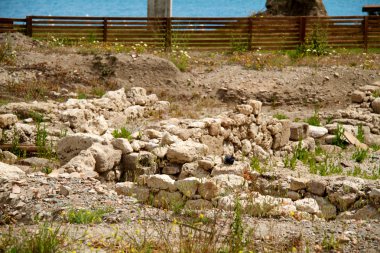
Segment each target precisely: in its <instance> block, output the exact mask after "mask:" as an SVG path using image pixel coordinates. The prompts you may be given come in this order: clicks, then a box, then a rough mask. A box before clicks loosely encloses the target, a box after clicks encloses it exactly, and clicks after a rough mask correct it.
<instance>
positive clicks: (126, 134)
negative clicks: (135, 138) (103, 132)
mask: <svg viewBox="0 0 380 253" xmlns="http://www.w3.org/2000/svg"><path fill="white" fill-rule="evenodd" d="M112 136H113V137H114V138H124V139H127V140H129V141H131V140H132V133H131V132H130V131H128V130H127V129H126V128H125V127H122V128H120V129H119V130H118V129H115V130H113V132H112Z"/></svg>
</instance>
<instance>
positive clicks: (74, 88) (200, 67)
mask: <svg viewBox="0 0 380 253" xmlns="http://www.w3.org/2000/svg"><path fill="white" fill-rule="evenodd" d="M0 36H1V37H0V42H1V41H4V40H5V39H7V40H8V41H10V44H11V45H12V51H15V52H13V53H14V55H12V57H11V58H12V59H11V60H10V61H9V62H7V63H5V64H1V65H0V100H1V101H0V102H1V103H7V102H10V101H24V100H34V99H37V100H44V99H58V100H64V99H67V98H68V97H78V96H80V95H84V96H86V97H91V96H99V95H101V93H102V92H104V90H108V89H116V88H118V87H122V86H124V87H127V88H128V87H133V86H141V87H144V88H146V89H147V90H148V91H149V92H152V93H155V94H157V95H158V97H159V98H160V99H162V100H168V101H170V102H172V104H173V105H174V106H173V108H172V116H176V117H179V116H183V117H199V116H201V115H202V114H203V115H207V114H209V115H210V114H212V115H214V114H215V113H217V112H219V111H222V110H225V108H228V107H229V106H232V105H236V104H237V103H240V102H241V101H244V100H247V99H249V98H256V99H258V100H261V101H262V102H263V103H264V105H265V108H264V109H265V111H266V112H267V113H268V114H272V115H273V114H275V113H283V114H286V115H288V116H289V117H290V118H292V119H294V118H301V119H302V118H305V117H306V116H310V115H311V114H313V113H314V111H315V110H316V109H317V110H319V111H323V112H332V111H335V110H337V109H340V108H345V107H346V106H347V105H348V104H349V102H350V94H351V92H353V91H354V90H355V89H357V88H358V87H360V86H363V85H366V84H370V83H372V82H373V81H374V80H379V79H380V67H379V66H380V55H376V54H373V55H363V54H361V53H360V54H354V55H351V56H347V55H346V56H340V55H332V56H326V57H325V58H323V59H313V58H312V59H309V60H308V61H309V62H302V61H300V62H298V64H290V66H282V65H281V64H280V65H278V64H276V65H275V66H271V65H270V64H268V65H265V66H264V67H263V68H261V67H260V68H259V69H254V68H247V67H245V66H244V64H238V61H231V58H233V57H235V56H231V55H230V54H223V53H210V52H208V53H205V52H202V53H196V52H192V53H190V55H191V56H192V58H191V59H190V60H189V63H188V66H187V71H185V72H181V71H180V70H179V69H178V68H177V67H176V66H175V65H174V64H173V63H172V62H170V61H169V60H167V59H164V58H161V57H159V56H161V55H162V53H156V54H154V53H153V54H137V53H134V52H131V53H124V52H123V53H104V51H94V52H92V51H89V50H83V48H80V47H60V46H55V45H51V44H48V43H45V42H37V41H33V40H31V39H30V38H26V37H24V36H22V35H17V34H15V35H12V36H7V37H5V36H3V35H0ZM258 57H263V58H264V57H265V53H263V55H261V53H260V52H255V59H257V58H258ZM279 57H280V56H279ZM281 57H283V56H281ZM167 58H169V57H167ZM285 58H286V57H285ZM288 61H289V59H287V62H288ZM54 180H60V182H52V181H54ZM98 184H99V182H92V181H91V180H78V181H75V180H74V181H72V180H70V182H68V181H66V180H65V179H64V178H63V179H50V178H47V177H46V176H43V175H39V174H37V175H35V176H33V178H31V179H30V182H28V183H27V184H25V182H20V184H19V185H20V187H21V190H22V191H25V192H28V193H29V194H34V193H35V192H33V191H31V189H37V190H38V189H39V192H40V196H38V197H37V199H38V200H39V201H36V203H32V204H31V206H30V211H31V215H29V217H32V214H36V213H38V214H39V216H40V217H43V213H44V210H50V211H51V210H52V209H54V210H55V211H56V213H57V214H59V213H60V212H62V210H63V208H64V207H66V208H67V207H70V206H82V207H86V206H90V205H96V206H102V205H109V206H113V207H114V208H115V211H114V212H113V213H112V214H111V215H108V216H107V217H106V219H105V221H106V222H105V223H102V224H99V225H90V226H84V225H81V226H73V227H74V228H73V229H74V230H75V229H78V231H79V232H78V234H79V235H82V232H83V231H85V230H87V231H88V232H90V235H86V236H85V238H84V239H83V241H84V242H85V243H87V244H88V246H84V248H82V250H83V251H87V252H91V251H92V252H96V250H91V248H97V247H99V248H100V250H99V251H98V252H108V250H107V248H109V247H108V246H109V245H108V246H107V245H105V244H106V243H105V242H104V243H103V242H102V240H101V239H106V241H107V240H108V241H112V240H111V238H112V236H113V235H114V232H115V226H118V227H120V231H124V232H123V233H124V234H122V233H121V235H122V236H124V237H129V236H130V235H131V234H133V233H135V232H136V230H137V229H139V227H140V226H143V225H141V220H143V219H145V218H146V217H150V219H151V218H152V217H153V218H154V219H153V221H150V222H153V223H154V224H153V225H152V226H151V227H150V228H149V229H148V232H151V230H154V227H160V229H159V231H165V233H170V231H173V228H172V227H171V226H174V227H175V229H177V230H178V229H179V227H180V226H178V225H175V224H174V225H173V222H174V220H175V219H186V217H180V216H177V215H175V214H172V213H171V212H165V211H162V210H157V209H154V208H149V207H146V206H141V205H140V204H137V203H135V202H134V201H133V200H132V199H130V198H128V197H123V196H117V195H115V193H114V191H113V189H114V186H113V185H98ZM51 185H58V186H59V185H66V186H68V187H69V188H71V189H72V192H71V193H70V195H69V197H68V198H63V197H62V196H60V195H59V196H58V195H54V194H49V189H50V188H51ZM96 185H98V188H97V187H96ZM94 189H95V190H94ZM52 213H54V212H52ZM197 215H198V214H196V215H195V217H197ZM206 215H207V214H206ZM210 215H211V214H210ZM223 215H225V216H223V218H222V219H220V220H219V222H221V221H223V222H225V223H226V224H227V225H226V224H224V225H223V224H220V233H221V235H220V236H221V237H223V231H224V230H223V227H228V226H229V225H228V224H229V223H230V221H231V219H229V217H228V216H229V214H223ZM230 218H231V217H230ZM25 222H28V221H25ZM111 224H116V225H111ZM144 224H145V223H144ZM243 224H244V226H246V227H247V228H249V227H250V228H253V229H254V231H255V236H254V240H253V242H252V243H254V244H255V247H256V249H257V251H259V252H267V251H270V252H278V251H283V252H290V251H292V250H293V252H294V249H293V247H297V244H299V243H300V244H302V245H303V246H302V247H298V250H299V252H303V251H306V250H305V249H306V248H308V249H310V252H321V251H324V250H325V251H330V249H328V247H327V248H324V249H323V248H322V246H321V245H322V244H323V240H324V239H326V240H330V239H331V238H332V237H331V236H332V235H335V236H336V238H333V239H331V241H332V243H331V244H334V243H335V242H336V244H337V245H338V244H339V246H337V247H336V248H335V249H332V250H333V251H334V250H335V251H340V252H380V248H379V245H380V223H379V221H331V222H326V221H315V222H310V221H297V220H294V219H289V218H280V219H270V218H265V219H261V218H245V219H244V221H243ZM31 228H33V227H31ZM6 230H7V227H6V226H0V231H2V233H3V234H5V233H6ZM142 230H143V228H142ZM177 230H176V231H177ZM131 231H132V233H131ZM127 234H128V236H127ZM174 234H175V233H174ZM0 235H1V233H0ZM159 236H162V234H161V235H159ZM170 236H173V235H170ZM74 238H75V236H74ZM347 238H348V239H347ZM171 239H172V238H171ZM161 241H162V242H164V243H168V241H169V240H166V238H164V239H162V238H161ZM85 243H84V244H85ZM194 243H195V242H194ZM306 244H308V245H307V246H308V247H306ZM115 245H116V242H115ZM331 247H332V248H334V247H333V246H331ZM102 248H103V249H102ZM302 249H303V250H302ZM0 252H2V251H1V249H0ZM80 252H82V251H80ZM110 252H111V251H110ZM295 252H297V251H295Z"/></svg>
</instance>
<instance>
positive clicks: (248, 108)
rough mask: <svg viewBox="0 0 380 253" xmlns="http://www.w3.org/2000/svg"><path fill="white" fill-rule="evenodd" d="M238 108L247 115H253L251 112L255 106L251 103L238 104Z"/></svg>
mask: <svg viewBox="0 0 380 253" xmlns="http://www.w3.org/2000/svg"><path fill="white" fill-rule="evenodd" d="M236 109H237V111H238V112H239V113H242V114H245V115H251V113H252V112H253V108H252V106H250V105H238V106H237V107H236Z"/></svg>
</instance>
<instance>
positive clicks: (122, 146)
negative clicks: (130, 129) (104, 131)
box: [111, 138, 133, 154]
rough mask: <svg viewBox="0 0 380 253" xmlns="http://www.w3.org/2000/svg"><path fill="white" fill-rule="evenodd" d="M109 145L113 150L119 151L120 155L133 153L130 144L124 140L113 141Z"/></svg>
mask: <svg viewBox="0 0 380 253" xmlns="http://www.w3.org/2000/svg"><path fill="white" fill-rule="evenodd" d="M111 144H112V146H113V147H114V148H115V149H118V150H121V152H122V154H130V153H132V152H133V148H132V146H131V144H130V143H129V141H128V140H127V139H125V138H116V139H113V140H112V141H111Z"/></svg>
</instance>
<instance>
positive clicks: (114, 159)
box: [89, 143, 121, 173]
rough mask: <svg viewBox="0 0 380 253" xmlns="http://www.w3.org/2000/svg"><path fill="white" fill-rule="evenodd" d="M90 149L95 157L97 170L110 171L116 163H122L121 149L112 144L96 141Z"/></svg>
mask: <svg viewBox="0 0 380 253" xmlns="http://www.w3.org/2000/svg"><path fill="white" fill-rule="evenodd" d="M89 151H90V152H91V153H92V155H93V157H94V158H95V161H96V164H95V170H96V171H97V172H100V173H102V172H106V171H110V170H111V169H112V168H114V167H115V166H116V165H118V164H119V163H120V160H121V151H120V150H116V149H114V148H113V147H112V145H102V144H100V143H94V144H93V145H92V146H91V147H90V148H89Z"/></svg>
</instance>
